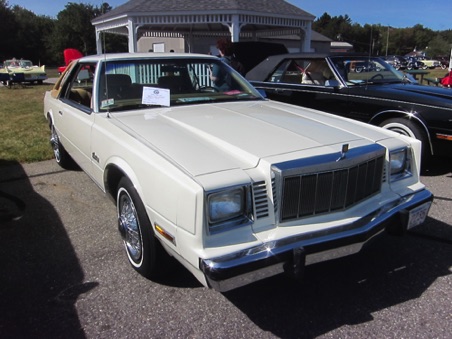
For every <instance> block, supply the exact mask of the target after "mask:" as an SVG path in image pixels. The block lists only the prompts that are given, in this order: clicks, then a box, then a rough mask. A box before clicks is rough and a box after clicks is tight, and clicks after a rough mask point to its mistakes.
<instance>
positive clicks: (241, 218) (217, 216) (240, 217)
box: [207, 186, 250, 232]
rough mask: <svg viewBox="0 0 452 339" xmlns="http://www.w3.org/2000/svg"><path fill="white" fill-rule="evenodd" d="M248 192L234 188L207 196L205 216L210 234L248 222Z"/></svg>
mask: <svg viewBox="0 0 452 339" xmlns="http://www.w3.org/2000/svg"><path fill="white" fill-rule="evenodd" d="M247 192H248V190H247V189H246V187H243V186H242V187H236V188H232V189H227V190H224V191H219V192H214V193H210V194H208V196H207V214H208V216H207V217H208V222H209V229H210V232H212V231H219V230H222V229H223V228H225V227H230V226H234V225H240V224H243V223H244V222H247V221H249V220H250V219H249V218H248V216H249V208H248V207H247V206H248V205H249V204H248V193H247Z"/></svg>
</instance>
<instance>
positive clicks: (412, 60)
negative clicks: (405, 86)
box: [405, 56, 424, 70]
mask: <svg viewBox="0 0 452 339" xmlns="http://www.w3.org/2000/svg"><path fill="white" fill-rule="evenodd" d="M405 59H406V60H407V62H408V64H407V66H406V68H407V69H408V70H411V69H419V68H424V63H423V62H422V61H421V60H419V59H418V58H417V57H413V56H408V57H405Z"/></svg>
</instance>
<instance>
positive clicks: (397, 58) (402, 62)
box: [382, 55, 408, 70]
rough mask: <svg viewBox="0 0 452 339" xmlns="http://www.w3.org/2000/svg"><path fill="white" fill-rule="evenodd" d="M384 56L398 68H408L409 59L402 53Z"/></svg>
mask: <svg viewBox="0 0 452 339" xmlns="http://www.w3.org/2000/svg"><path fill="white" fill-rule="evenodd" d="M382 58H383V59H384V60H386V62H387V63H388V64H390V65H392V66H393V67H394V68H395V69H397V70H399V69H406V68H407V66H408V61H407V60H406V59H405V57H403V56H401V55H387V56H384V57H382Z"/></svg>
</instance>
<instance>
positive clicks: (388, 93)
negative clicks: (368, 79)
mask: <svg viewBox="0 0 452 339" xmlns="http://www.w3.org/2000/svg"><path fill="white" fill-rule="evenodd" d="M351 91H352V90H351ZM359 91H365V92H367V95H370V96H375V97H377V98H382V99H393V100H401V101H408V102H410V103H413V104H424V105H430V106H432V105H433V106H438V107H442V108H444V107H447V108H452V91H451V90H450V89H447V88H441V87H434V86H422V85H413V84H384V85H369V86H361V88H360V89H359Z"/></svg>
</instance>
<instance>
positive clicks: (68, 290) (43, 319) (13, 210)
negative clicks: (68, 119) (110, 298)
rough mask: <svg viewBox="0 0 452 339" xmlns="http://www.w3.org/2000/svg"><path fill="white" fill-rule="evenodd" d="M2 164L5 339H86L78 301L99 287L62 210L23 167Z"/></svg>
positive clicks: (0, 292)
mask: <svg viewBox="0 0 452 339" xmlns="http://www.w3.org/2000/svg"><path fill="white" fill-rule="evenodd" d="M0 163H1V164H2V166H1V167H0V267H1V273H0V275H1V277H0V286H1V288H0V313H1V315H2V316H1V318H0V333H1V336H2V337H5V338H37V337H42V338H55V337H60V336H61V335H62V333H65V335H64V337H66V338H85V337H86V336H85V333H84V331H83V329H82V326H81V325H80V322H79V319H78V315H77V311H76V309H75V302H76V300H77V299H78V298H80V297H81V296H82V295H83V294H84V293H86V292H88V291H89V290H91V289H93V288H95V287H96V286H97V283H95V282H88V283H85V282H84V274H83V271H82V268H81V266H80V264H79V261H78V259H77V256H76V254H75V251H74V249H73V247H72V245H71V242H70V239H69V237H68V235H67V233H66V230H65V228H64V226H63V224H62V222H61V220H60V218H59V216H58V213H57V211H55V209H54V208H53V206H52V205H51V204H50V203H49V201H47V200H46V199H45V198H43V197H42V196H41V195H39V194H38V193H36V192H35V190H34V188H33V185H32V184H31V183H30V181H29V178H28V177H27V174H26V173H25V171H24V169H23V167H22V166H21V165H20V164H19V163H14V162H4V161H0Z"/></svg>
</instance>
